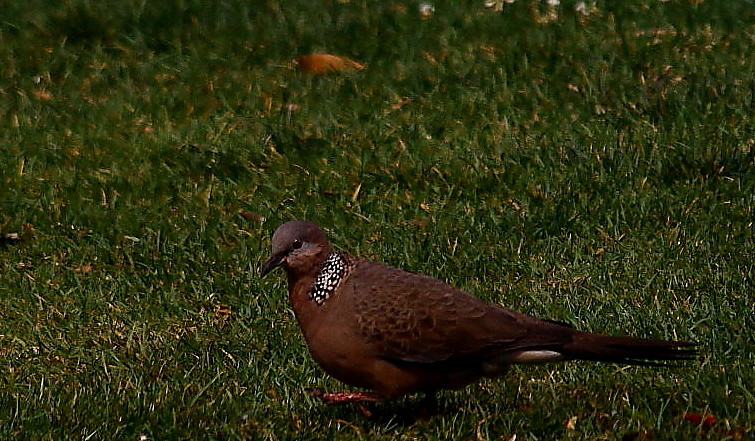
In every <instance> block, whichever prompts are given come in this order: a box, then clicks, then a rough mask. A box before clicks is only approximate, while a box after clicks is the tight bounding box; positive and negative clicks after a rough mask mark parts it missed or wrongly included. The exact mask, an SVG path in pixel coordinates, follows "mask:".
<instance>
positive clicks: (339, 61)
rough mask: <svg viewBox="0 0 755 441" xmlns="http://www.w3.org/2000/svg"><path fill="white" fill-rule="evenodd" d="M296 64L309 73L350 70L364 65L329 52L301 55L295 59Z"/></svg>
mask: <svg viewBox="0 0 755 441" xmlns="http://www.w3.org/2000/svg"><path fill="white" fill-rule="evenodd" d="M296 64H297V65H298V66H299V69H300V70H301V71H302V72H306V73H311V74H318V75H322V74H326V73H330V72H351V71H355V70H362V69H364V65H362V64H360V63H357V62H356V61H354V60H351V59H349V58H346V57H339V56H338V55H330V54H310V55H302V56H301V57H299V58H297V59H296Z"/></svg>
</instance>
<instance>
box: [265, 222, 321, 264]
mask: <svg viewBox="0 0 755 441" xmlns="http://www.w3.org/2000/svg"><path fill="white" fill-rule="evenodd" d="M330 252H331V250H330V244H329V242H328V239H327V238H326V237H325V234H324V233H323V232H322V230H321V229H320V227H319V226H317V224H315V223H312V222H307V221H290V222H286V223H285V224H283V225H281V226H280V227H278V229H277V230H275V233H274V234H273V252H272V254H271V255H270V258H269V259H268V260H267V262H265V264H264V265H263V266H262V276H263V277H264V276H265V275H266V274H267V273H269V272H270V271H272V270H273V269H275V268H276V267H279V266H282V267H283V268H284V269H286V271H287V272H289V273H291V272H294V273H305V274H306V273H307V272H309V271H312V272H313V273H314V272H316V271H317V269H318V268H319V267H320V265H321V264H322V262H323V261H325V259H327V258H328V256H329V255H330Z"/></svg>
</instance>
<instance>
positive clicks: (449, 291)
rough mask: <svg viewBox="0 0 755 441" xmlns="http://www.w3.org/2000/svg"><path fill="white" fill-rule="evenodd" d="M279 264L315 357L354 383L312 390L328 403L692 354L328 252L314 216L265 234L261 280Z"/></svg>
mask: <svg viewBox="0 0 755 441" xmlns="http://www.w3.org/2000/svg"><path fill="white" fill-rule="evenodd" d="M278 267H282V268H283V269H284V270H285V273H286V276H287V281H288V297H289V301H290V304H291V307H292V309H293V312H294V315H295V316H296V320H297V322H298V324H299V327H300V328H301V331H302V334H303V336H304V340H305V342H306V344H307V347H308V349H309V352H310V354H311V356H312V358H313V359H314V361H315V362H316V363H317V364H318V365H320V366H321V367H322V369H323V370H324V371H325V372H326V373H328V374H329V375H331V376H332V377H334V378H336V379H338V380H340V381H341V382H343V383H345V384H347V385H349V386H352V387H356V388H359V389H361V390H357V391H352V392H329V393H326V392H322V391H314V392H313V395H315V396H317V397H319V398H321V399H322V400H324V401H325V402H326V403H330V404H336V403H358V405H360V406H361V405H364V404H366V403H371V402H383V401H389V400H394V399H397V398H400V397H403V396H405V395H408V394H414V393H424V394H425V396H426V397H431V398H432V397H434V396H435V393H436V392H437V391H439V390H445V389H459V388H463V387H465V386H467V385H469V384H471V383H474V382H477V381H479V380H481V379H483V378H489V377H499V376H502V375H504V374H505V373H506V372H507V370H508V369H509V367H510V366H511V365H514V364H534V363H549V362H560V361H569V360H588V361H598V362H614V363H621V364H628V365H641V366H642V365H644V366H659V365H660V366H664V365H668V364H675V362H679V361H682V360H690V359H693V358H695V356H696V354H697V348H696V346H697V345H696V343H691V342H685V341H668V340H657V339H644V338H635V337H629V336H612V335H604V334H597V333H591V332H585V331H580V330H577V329H575V328H573V327H571V326H569V325H567V324H565V323H561V322H557V321H551V320H543V319H539V318H536V317H533V316H530V315H527V314H524V313H521V312H517V311H513V310H510V309H507V308H505V307H503V306H499V305H496V304H492V303H488V302H486V301H484V300H482V299H480V298H479V297H476V296H474V295H472V294H470V293H468V292H466V291H463V290H461V289H457V288H454V287H452V286H450V285H448V284H446V283H445V282H442V281H440V280H438V279H435V278H432V277H429V276H426V275H422V274H417V273H413V272H409V271H405V270H402V269H398V268H395V267H391V266H388V265H385V264H382V263H378V262H374V261H371V260H368V259H363V258H358V257H354V256H351V255H349V254H346V253H343V252H340V251H334V250H333V249H332V248H331V245H330V242H329V240H328V238H327V237H326V235H325V233H324V232H323V230H322V229H321V228H320V227H319V226H318V225H317V224H315V223H313V222H308V221H303V220H293V221H289V222H286V223H284V224H282V225H281V226H280V227H278V228H277V229H276V230H275V232H274V233H273V236H272V253H271V255H270V257H269V258H268V259H267V261H266V262H265V263H264V264H263V266H262V269H261V276H262V277H264V276H265V275H267V274H268V273H270V272H271V271H272V270H274V269H275V268H278Z"/></svg>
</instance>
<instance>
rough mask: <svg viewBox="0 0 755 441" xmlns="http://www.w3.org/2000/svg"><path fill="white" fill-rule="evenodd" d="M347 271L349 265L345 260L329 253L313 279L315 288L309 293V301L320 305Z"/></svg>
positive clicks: (340, 256) (336, 254)
mask: <svg viewBox="0 0 755 441" xmlns="http://www.w3.org/2000/svg"><path fill="white" fill-rule="evenodd" d="M348 270H349V263H348V262H347V261H346V259H345V258H344V257H343V256H342V255H340V254H338V253H331V254H330V256H328V258H327V259H325V262H323V264H322V268H320V272H319V273H318V274H317V277H315V286H314V287H313V288H312V291H311V292H310V293H309V299H310V300H312V301H313V302H315V303H317V304H318V305H322V304H323V303H325V301H326V300H328V298H329V297H330V295H331V294H333V291H335V290H336V288H337V287H338V284H339V283H340V282H341V280H342V279H343V278H344V276H345V275H346V273H347V272H348Z"/></svg>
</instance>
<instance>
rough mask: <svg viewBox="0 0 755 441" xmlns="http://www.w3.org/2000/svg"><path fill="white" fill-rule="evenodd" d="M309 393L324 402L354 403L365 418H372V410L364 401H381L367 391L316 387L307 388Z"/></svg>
mask: <svg viewBox="0 0 755 441" xmlns="http://www.w3.org/2000/svg"><path fill="white" fill-rule="evenodd" d="M308 392H309V394H310V395H312V396H313V397H316V398H319V399H321V400H323V401H324V402H325V403H326V404H347V403H354V404H356V406H357V409H359V412H361V413H362V415H364V416H365V418H372V411H371V410H370V409H369V408H368V407H367V405H366V403H375V402H378V401H382V400H381V399H380V398H378V397H377V395H375V394H372V393H369V392H338V393H335V392H323V391H321V390H318V389H309V391H308Z"/></svg>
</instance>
